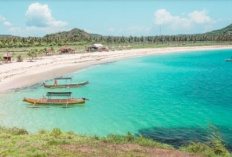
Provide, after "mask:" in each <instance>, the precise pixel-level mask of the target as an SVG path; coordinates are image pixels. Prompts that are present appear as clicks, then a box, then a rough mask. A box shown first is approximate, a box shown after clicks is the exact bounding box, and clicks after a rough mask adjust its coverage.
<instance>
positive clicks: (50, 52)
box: [45, 49, 54, 56]
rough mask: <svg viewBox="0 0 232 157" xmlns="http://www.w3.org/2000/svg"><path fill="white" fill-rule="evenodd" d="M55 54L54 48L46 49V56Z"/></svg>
mask: <svg viewBox="0 0 232 157" xmlns="http://www.w3.org/2000/svg"><path fill="white" fill-rule="evenodd" d="M53 54H54V51H53V50H52V49H47V50H46V51H45V55H46V56H52V55H53Z"/></svg>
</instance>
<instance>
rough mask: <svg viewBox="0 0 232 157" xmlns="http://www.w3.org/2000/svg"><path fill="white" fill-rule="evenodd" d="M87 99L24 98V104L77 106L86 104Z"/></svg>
mask: <svg viewBox="0 0 232 157" xmlns="http://www.w3.org/2000/svg"><path fill="white" fill-rule="evenodd" d="M86 100H87V99H85V98H78V99H69V100H67V99H31V98H24V99H23V101H24V102H28V103H31V104H37V105H75V104H84V103H85V101H86Z"/></svg>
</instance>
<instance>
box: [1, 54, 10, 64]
mask: <svg viewBox="0 0 232 157" xmlns="http://www.w3.org/2000/svg"><path fill="white" fill-rule="evenodd" d="M3 61H4V62H5V63H8V62H11V54H10V53H9V52H6V53H4V54H3Z"/></svg>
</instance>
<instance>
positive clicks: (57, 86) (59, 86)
mask: <svg viewBox="0 0 232 157" xmlns="http://www.w3.org/2000/svg"><path fill="white" fill-rule="evenodd" d="M71 79H72V78H71V77H59V78H55V79H54V84H46V83H43V86H44V87H45V88H69V87H70V88H71V87H80V86H84V85H86V84H89V81H83V82H77V83H65V84H58V83H57V80H66V81H67V80H71Z"/></svg>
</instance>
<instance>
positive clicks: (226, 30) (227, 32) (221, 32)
mask: <svg viewBox="0 0 232 157" xmlns="http://www.w3.org/2000/svg"><path fill="white" fill-rule="evenodd" d="M206 34H207V35H232V24H230V25H229V26H226V27H225V28H222V29H218V30H214V31H211V32H207V33H206Z"/></svg>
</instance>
